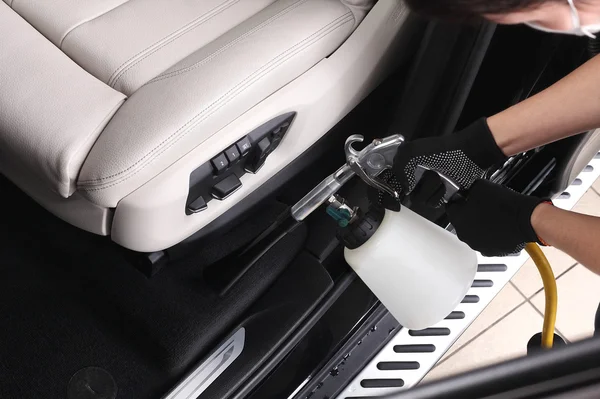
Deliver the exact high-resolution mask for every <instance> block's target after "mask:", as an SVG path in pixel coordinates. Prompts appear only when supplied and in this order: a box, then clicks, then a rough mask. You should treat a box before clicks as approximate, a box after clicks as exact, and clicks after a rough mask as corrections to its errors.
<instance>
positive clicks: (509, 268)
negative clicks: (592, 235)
mask: <svg viewBox="0 0 600 399" xmlns="http://www.w3.org/2000/svg"><path fill="white" fill-rule="evenodd" d="M599 155H600V153H599ZM599 177H600V157H599V156H596V157H595V158H594V159H593V160H591V161H590V163H589V165H588V166H587V167H586V168H585V169H584V170H583V171H582V172H581V173H580V174H579V176H578V177H577V179H575V181H574V184H571V186H569V187H568V188H567V189H566V190H565V192H564V193H563V194H561V195H560V196H558V197H557V198H556V199H555V200H554V204H555V205H556V206H557V207H559V208H562V209H567V210H570V209H572V208H573V207H574V206H575V204H576V203H577V202H578V201H579V200H580V199H581V197H583V195H584V194H585V193H586V191H587V190H588V189H589V188H590V187H591V186H592V184H594V182H595V181H596V179H598V178H599ZM528 259H529V256H528V255H527V253H526V252H525V251H523V252H521V254H519V255H517V256H506V257H502V258H486V257H484V256H481V255H480V254H478V260H479V268H478V271H477V274H476V275H475V283H474V284H473V286H472V287H471V289H470V290H469V291H468V293H467V297H465V299H466V300H464V301H463V302H462V303H461V304H460V305H458V307H457V308H456V310H455V312H453V313H452V314H451V315H450V316H449V317H447V318H446V319H445V320H443V321H441V322H440V323H438V324H436V325H434V326H432V327H431V328H430V329H427V330H428V331H429V332H430V333H428V332H427V330H426V331H424V332H421V333H415V332H412V334H411V331H410V330H408V329H405V328H401V329H400V330H399V331H398V332H397V333H396V335H395V336H394V337H393V338H392V339H391V340H390V341H389V342H388V343H387V344H386V345H385V346H384V347H383V348H382V349H381V351H380V352H379V353H378V354H376V355H375V357H374V358H373V359H372V360H371V361H370V362H369V363H368V364H367V366H366V367H365V368H364V369H363V370H362V371H361V372H360V373H358V375H357V376H356V377H355V378H354V379H353V380H352V381H351V383H350V384H349V385H348V386H347V387H346V388H345V389H344V390H343V391H342V392H341V393H340V394H339V395H338V396H337V398H338V399H345V398H348V399H350V398H357V397H360V398H373V397H375V398H376V397H379V396H383V395H386V394H389V393H393V392H398V391H404V390H407V389H410V388H411V387H414V386H415V385H417V384H418V383H419V381H421V380H422V379H423V377H425V375H426V374H427V373H428V372H429V371H430V370H431V369H432V368H433V366H435V364H436V363H437V362H438V360H439V359H441V357H442V356H443V355H444V353H446V351H447V350H448V349H450V347H451V346H452V344H454V342H455V341H456V340H457V339H458V338H459V337H460V336H461V335H462V333H463V332H464V331H465V330H466V329H467V327H469V325H471V323H472V322H473V321H474V320H475V319H476V318H477V316H479V314H480V313H481V312H482V311H483V310H484V309H485V308H486V307H487V305H489V303H490V302H491V301H492V299H494V297H495V296H496V295H497V294H498V293H499V292H500V291H501V290H502V288H504V286H505V285H506V284H507V283H508V282H509V281H510V280H511V278H512V277H513V276H514V275H515V273H517V271H519V269H520V268H521V266H523V264H525V262H526V261H527V260H528ZM454 316H456V317H454ZM541 328H542V326H541V325H540V329H541ZM440 331H443V334H442V333H440ZM524 344H525V343H524ZM394 348H396V349H398V348H429V349H428V350H427V351H419V350H414V351H413V350H396V351H395V350H394ZM398 352H400V353H398ZM389 362H411V364H415V363H418V365H419V367H418V368H415V367H413V368H412V369H405V370H391V369H386V368H384V369H383V370H382V369H381V368H382V367H380V365H381V364H382V363H383V364H387V363H389ZM400 381H402V383H400ZM373 382H376V383H373ZM400 386H401V387H400Z"/></svg>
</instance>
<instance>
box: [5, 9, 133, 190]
mask: <svg viewBox="0 0 600 399" xmlns="http://www.w3.org/2000/svg"><path fill="white" fill-rule="evenodd" d="M0 38H2V40H0V158H4V159H10V160H11V162H12V164H13V165H15V164H18V165H20V166H22V167H24V168H27V169H28V170H29V171H30V172H31V173H33V174H34V175H37V176H39V178H40V179H39V180H40V181H41V182H42V183H45V184H46V185H47V186H48V187H49V188H51V189H52V190H54V191H56V192H57V193H59V194H60V195H61V196H63V197H68V196H69V195H70V194H72V193H73V191H74V190H75V182H76V180H77V177H78V175H79V171H80V169H81V165H82V164H83V161H84V160H85V158H86V157H87V155H88V153H89V151H90V148H91V147H92V145H93V144H94V143H95V141H96V139H97V138H98V136H99V135H100V133H101V132H102V130H103V129H104V127H105V126H106V124H107V123H108V121H109V120H110V118H111V117H112V115H113V114H114V113H115V112H116V110H117V109H118V108H119V106H120V105H121V104H122V103H123V101H124V100H125V96H124V95H123V94H121V93H119V92H117V91H115V90H113V89H111V88H110V87H108V86H106V85H105V84H104V83H102V82H100V81H99V80H98V79H96V78H94V77H93V76H91V75H90V74H88V73H87V72H86V71H84V70H83V69H81V68H80V67H79V66H78V65H77V64H75V63H74V62H73V61H72V60H70V59H69V57H67V56H66V55H65V54H63V53H62V52H61V51H60V50H59V49H58V48H56V47H55V46H54V45H53V44H52V43H50V42H49V41H48V40H47V39H46V38H44V37H43V36H42V35H41V34H40V33H39V32H37V31H36V30H35V29H33V28H32V27H31V25H29V24H28V23H27V22H26V21H24V20H23V18H21V17H20V16H19V15H18V14H17V13H15V12H14V11H13V10H11V9H10V8H9V7H8V6H7V5H6V4H4V3H1V2H0Z"/></svg>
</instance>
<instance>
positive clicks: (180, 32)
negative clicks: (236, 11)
mask: <svg viewBox="0 0 600 399" xmlns="http://www.w3.org/2000/svg"><path fill="white" fill-rule="evenodd" d="M227 2H229V4H226V3H227ZM239 2H240V0H226V1H224V2H222V3H221V4H219V5H218V6H216V7H214V8H213V9H211V10H210V11H208V12H206V13H204V14H202V15H200V16H199V17H198V18H196V19H194V20H193V21H191V22H190V23H188V24H186V25H185V26H183V27H181V28H179V29H177V30H176V31H175V32H171V33H170V34H169V35H167V36H165V37H163V38H162V39H160V40H157V41H156V42H154V43H153V44H151V45H150V46H148V47H146V48H145V49H144V50H142V51H140V52H139V53H137V54H136V55H134V56H133V57H131V58H129V59H128V60H127V61H125V62H124V63H122V64H121V65H120V66H119V67H118V68H117V69H116V70H115V71H114V72H113V74H112V75H111V76H110V78H109V79H108V83H107V84H108V85H109V86H111V87H114V86H115V85H116V84H117V83H118V82H119V80H121V77H122V76H123V75H124V74H125V73H126V72H127V71H128V70H129V69H131V68H133V67H134V66H136V65H137V64H139V63H140V62H142V61H143V60H144V59H146V58H147V57H149V56H150V55H152V54H154V53H156V52H158V51H159V50H161V49H162V48H163V47H165V46H167V45H169V44H171V43H173V42H174V41H176V40H177V39H179V38H180V37H182V36H185V35H186V34H187V33H189V32H192V31H193V30H194V29H196V28H198V27H200V26H202V25H203V24H204V23H205V22H207V21H210V20H211V19H212V18H214V17H216V16H217V15H219V14H220V13H222V12H224V11H226V10H227V9H229V8H231V7H232V6H234V5H235V4H237V3H239ZM165 40H166V41H165ZM161 42H162V43H161ZM157 45H158V47H156V48H154V49H152V48H153V47H155V46H157ZM151 49H152V50H151ZM148 50H151V51H150V52H149V53H148V54H145V56H144V57H142V58H141V59H137V60H136V58H138V57H139V56H140V55H142V54H144V53H145V52H147V51H148Z"/></svg>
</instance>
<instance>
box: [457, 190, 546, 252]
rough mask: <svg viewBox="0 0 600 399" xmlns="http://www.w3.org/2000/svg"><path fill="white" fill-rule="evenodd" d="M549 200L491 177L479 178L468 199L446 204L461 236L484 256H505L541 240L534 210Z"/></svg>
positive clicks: (459, 236)
mask: <svg viewBox="0 0 600 399" xmlns="http://www.w3.org/2000/svg"><path fill="white" fill-rule="evenodd" d="M546 201H547V200H544V199H541V198H536V197H531V196H527V195H523V194H519V193H517V192H515V191H513V190H511V189H509V188H507V187H504V186H501V185H499V184H495V183H492V182H490V181H488V180H477V181H476V182H475V183H473V185H472V186H471V189H470V190H469V192H468V193H467V197H466V198H465V199H461V200H458V201H455V202H451V203H450V204H448V205H447V207H446V212H447V214H448V217H449V218H450V223H452V225H453V226H454V228H455V229H456V234H457V236H458V238H459V239H460V240H461V241H463V242H465V243H467V244H468V245H469V246H470V247H471V248H473V249H474V250H476V251H479V252H481V253H482V254H483V255H485V256H504V255H508V254H511V253H515V252H518V251H520V250H522V249H523V248H524V246H525V244H526V243H528V242H538V243H540V240H539V238H538V236H537V234H536V233H535V231H534V230H533V227H532V226H531V214H532V213H533V210H534V209H535V208H536V207H537V206H538V205H539V204H540V203H542V202H546Z"/></svg>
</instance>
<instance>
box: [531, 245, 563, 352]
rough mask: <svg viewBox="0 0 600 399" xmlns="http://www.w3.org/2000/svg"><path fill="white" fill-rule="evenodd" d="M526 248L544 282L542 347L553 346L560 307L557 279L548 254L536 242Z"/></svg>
mask: <svg viewBox="0 0 600 399" xmlns="http://www.w3.org/2000/svg"><path fill="white" fill-rule="evenodd" d="M525 250H526V251H527V253H528V254H529V256H531V259H532V260H533V262H534V263H535V265H536V266H537V268H538V270H539V272H540V275H541V276H542V281H543V283H544V293H545V295H546V308H545V310H544V328H543V329H542V347H543V348H547V349H549V348H552V345H553V343H554V324H555V323H556V310H557V307H558V290H557V289H556V279H555V278H554V273H553V272H552V267H550V263H549V262H548V259H546V255H544V253H543V252H542V250H541V249H540V247H539V246H538V245H537V244H536V243H532V242H530V243H529V244H527V245H526V246H525Z"/></svg>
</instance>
